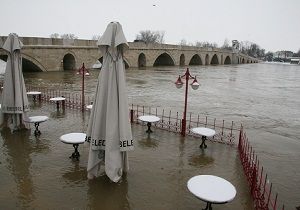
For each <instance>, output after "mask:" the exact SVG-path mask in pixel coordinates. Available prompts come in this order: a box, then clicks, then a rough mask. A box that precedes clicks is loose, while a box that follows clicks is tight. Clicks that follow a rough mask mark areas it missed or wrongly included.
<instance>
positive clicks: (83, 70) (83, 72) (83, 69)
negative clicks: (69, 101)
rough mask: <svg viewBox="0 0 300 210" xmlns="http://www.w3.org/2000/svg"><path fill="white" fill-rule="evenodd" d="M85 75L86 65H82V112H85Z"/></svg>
mask: <svg viewBox="0 0 300 210" xmlns="http://www.w3.org/2000/svg"><path fill="white" fill-rule="evenodd" d="M84 74H85V67H84V63H83V64H82V88H81V89H82V93H81V96H82V98H81V111H82V112H84V102H85V101H84Z"/></svg>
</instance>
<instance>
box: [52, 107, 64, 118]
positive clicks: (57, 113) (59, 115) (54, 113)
mask: <svg viewBox="0 0 300 210" xmlns="http://www.w3.org/2000/svg"><path fill="white" fill-rule="evenodd" d="M65 116H66V110H65V109H56V110H55V111H52V112H51V113H50V117H51V118H64V117H65Z"/></svg>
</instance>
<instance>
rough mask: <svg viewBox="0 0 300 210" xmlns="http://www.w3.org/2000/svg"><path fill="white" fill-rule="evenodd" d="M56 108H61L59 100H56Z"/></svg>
mask: <svg viewBox="0 0 300 210" xmlns="http://www.w3.org/2000/svg"><path fill="white" fill-rule="evenodd" d="M56 108H57V109H59V102H58V101H56Z"/></svg>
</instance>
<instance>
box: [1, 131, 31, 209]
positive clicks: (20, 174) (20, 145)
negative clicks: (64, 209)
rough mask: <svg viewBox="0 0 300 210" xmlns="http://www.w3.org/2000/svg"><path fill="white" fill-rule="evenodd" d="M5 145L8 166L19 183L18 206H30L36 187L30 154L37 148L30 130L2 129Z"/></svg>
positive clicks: (17, 183)
mask: <svg viewBox="0 0 300 210" xmlns="http://www.w3.org/2000/svg"><path fill="white" fill-rule="evenodd" d="M1 136H2V138H3V147H4V148H5V149H6V150H5V152H6V158H7V168H8V170H9V171H10V174H11V175H12V176H13V179H14V181H15V183H16V185H17V192H16V193H17V199H18V200H17V204H16V205H17V206H18V207H19V208H25V209H26V208H29V207H30V206H31V202H32V201H33V200H34V199H35V189H34V187H33V181H32V177H31V173H30V167H31V162H32V161H31V158H30V155H31V154H32V152H34V150H35V148H34V147H33V146H32V145H31V142H30V140H29V136H30V131H28V130H21V131H18V132H14V133H11V131H10V129H9V128H4V129H2V130H1Z"/></svg>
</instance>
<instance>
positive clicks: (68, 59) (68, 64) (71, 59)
mask: <svg viewBox="0 0 300 210" xmlns="http://www.w3.org/2000/svg"><path fill="white" fill-rule="evenodd" d="M62 67H63V70H74V69H76V60H75V56H74V55H73V54H72V53H70V52H68V53H66V54H65V55H64V57H63V59H62Z"/></svg>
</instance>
